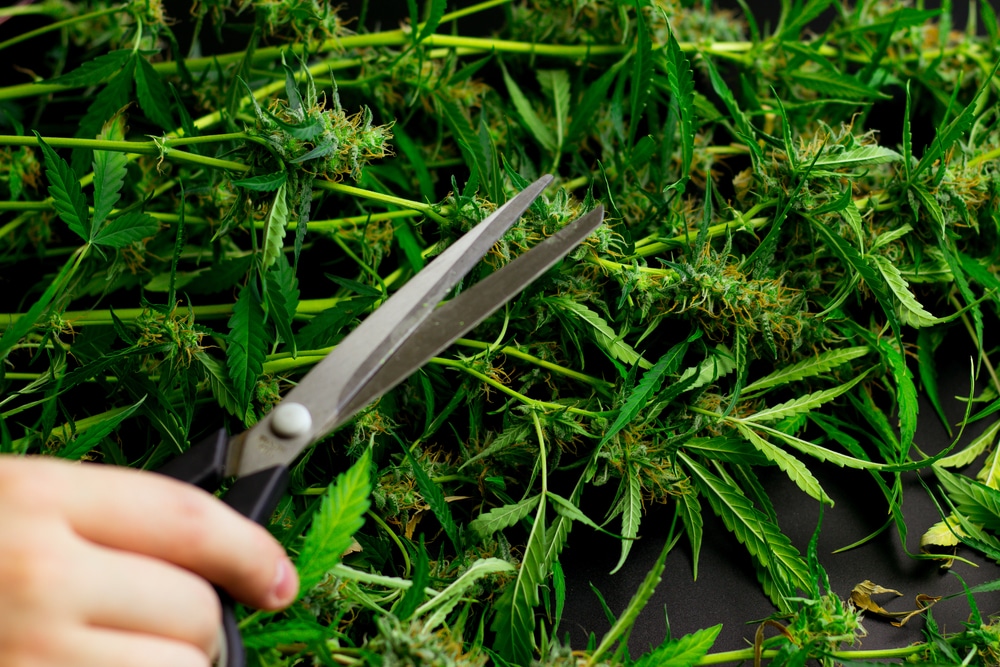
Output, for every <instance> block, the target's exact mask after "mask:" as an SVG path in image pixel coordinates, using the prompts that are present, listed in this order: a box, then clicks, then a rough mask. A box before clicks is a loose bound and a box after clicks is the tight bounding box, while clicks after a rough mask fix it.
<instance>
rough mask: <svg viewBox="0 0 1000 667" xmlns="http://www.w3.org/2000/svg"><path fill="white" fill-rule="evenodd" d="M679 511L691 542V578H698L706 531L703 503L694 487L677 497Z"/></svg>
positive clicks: (694, 579)
mask: <svg viewBox="0 0 1000 667" xmlns="http://www.w3.org/2000/svg"><path fill="white" fill-rule="evenodd" d="M677 511H678V512H680V515H681V521H682V522H683V523H684V532H685V533H687V537H688V542H690V543H691V579H692V581H697V580H698V557H699V556H700V555H701V540H702V537H703V536H704V533H705V522H704V520H703V519H702V518H701V503H699V502H698V495H697V493H696V492H695V491H694V490H693V489H692V490H691V491H688V492H687V493H683V494H681V496H680V498H678V499H677Z"/></svg>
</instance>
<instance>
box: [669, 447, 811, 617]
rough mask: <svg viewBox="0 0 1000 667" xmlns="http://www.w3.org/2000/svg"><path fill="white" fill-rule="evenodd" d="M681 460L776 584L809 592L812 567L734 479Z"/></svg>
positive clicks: (702, 490)
mask: <svg viewBox="0 0 1000 667" xmlns="http://www.w3.org/2000/svg"><path fill="white" fill-rule="evenodd" d="M678 457H679V458H680V460H682V461H683V462H684V465H685V467H686V468H687V469H688V470H689V471H690V472H691V477H692V479H693V480H694V482H695V484H696V485H697V486H698V489H699V491H700V492H701V495H702V496H704V497H705V498H706V499H707V500H708V503H709V504H710V505H711V506H712V510H713V511H714V512H715V513H716V515H718V516H719V518H720V519H722V522H723V523H724V524H725V525H726V528H728V529H729V531H730V532H732V533H733V535H734V536H735V537H736V539H737V540H739V541H740V543H742V544H743V545H744V546H746V548H747V551H749V552H750V555H751V556H753V557H754V558H755V559H756V560H757V562H759V563H760V564H761V565H762V566H764V567H765V568H766V569H767V571H768V572H769V573H770V574H771V575H772V576H773V577H774V578H775V579H776V580H777V581H779V582H782V583H785V584H787V585H789V586H790V587H791V590H792V591H794V590H795V588H799V589H801V590H809V587H810V585H811V584H810V574H809V567H808V566H807V565H806V562H805V561H804V560H803V558H802V555H801V554H800V553H799V550H798V549H796V548H795V547H794V546H793V545H792V543H791V541H790V540H789V539H788V538H787V537H786V536H785V535H784V533H782V532H781V529H780V528H778V526H777V525H776V524H774V523H772V521H771V520H770V519H769V518H768V517H767V516H766V515H765V514H763V513H762V512H761V511H760V510H758V509H756V508H755V507H754V506H753V505H751V504H750V501H749V500H747V498H746V496H744V495H743V492H742V491H740V489H739V488H738V487H736V486H735V485H734V484H733V483H732V481H731V480H726V479H723V478H721V477H717V476H716V475H714V474H712V473H711V472H709V471H708V469H707V468H705V467H703V466H702V465H700V464H698V463H696V462H695V461H694V460H693V459H691V458H690V457H688V456H687V455H686V454H684V453H683V452H681V453H679V454H678ZM773 601H774V603H775V605H778V606H779V607H780V606H781V604H782V601H780V600H773Z"/></svg>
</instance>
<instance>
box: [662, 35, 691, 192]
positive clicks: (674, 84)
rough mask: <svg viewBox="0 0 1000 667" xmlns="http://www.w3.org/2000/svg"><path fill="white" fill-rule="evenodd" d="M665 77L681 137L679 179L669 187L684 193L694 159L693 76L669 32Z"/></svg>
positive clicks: (685, 58) (675, 40)
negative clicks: (675, 109) (678, 120)
mask: <svg viewBox="0 0 1000 667" xmlns="http://www.w3.org/2000/svg"><path fill="white" fill-rule="evenodd" d="M667 80H668V82H669V84H670V94H671V96H672V101H673V103H674V104H675V105H676V106H677V115H678V118H679V119H680V128H679V133H680V139H681V171H680V178H679V179H678V180H677V182H676V183H675V184H674V185H671V186H670V187H671V188H676V189H677V190H678V191H679V192H683V191H684V184H685V183H687V181H688V178H689V177H690V172H691V162H692V160H693V158H694V77H693V76H692V74H691V65H690V64H689V63H688V59H687V57H686V56H685V55H684V52H683V51H681V47H680V44H678V43H677V39H676V38H675V37H674V33H673V32H672V31H671V32H670V33H669V35H668V37H667Z"/></svg>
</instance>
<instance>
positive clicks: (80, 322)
mask: <svg viewBox="0 0 1000 667" xmlns="http://www.w3.org/2000/svg"><path fill="white" fill-rule="evenodd" d="M86 247H89V246H81V248H86ZM78 263H79V261H78ZM341 301H344V299H338V298H331V299H303V300H302V301H299V305H298V308H296V310H295V314H296V315H318V314H319V313H322V312H323V311H324V310H326V309H328V308H333V307H334V306H335V305H337V304H338V303H340V302H341ZM233 305H234V304H231V303H223V304H210V305H207V306H192V307H191V312H192V313H194V316H195V318H196V319H221V318H223V317H229V316H230V315H232V314H233ZM144 312H147V311H146V310H145V309H143V308H121V309H115V316H116V317H117V318H118V319H119V320H121V321H123V322H130V321H133V320H135V319H136V318H137V317H139V316H140V315H141V314H143V313H144ZM23 316H24V313H0V322H5V323H7V324H8V325H9V324H13V323H14V322H16V321H17V320H18V319H20V318H21V317H23ZM62 319H63V320H65V321H66V322H68V323H70V324H72V325H73V326H87V325H106V324H113V320H112V319H111V311H109V310H67V311H66V312H64V313H63V314H62Z"/></svg>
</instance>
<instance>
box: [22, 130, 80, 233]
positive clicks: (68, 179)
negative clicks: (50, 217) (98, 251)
mask: <svg viewBox="0 0 1000 667" xmlns="http://www.w3.org/2000/svg"><path fill="white" fill-rule="evenodd" d="M35 137H36V138H37V139H38V145H39V146H41V147H42V154H43V155H45V176H46V178H48V180H49V196H50V197H52V203H53V205H54V206H55V209H56V213H57V214H58V215H59V218H60V219H61V220H62V221H63V222H65V223H66V226H68V227H69V228H70V230H71V231H72V232H73V233H74V234H76V235H77V236H79V237H80V238H81V239H83V240H84V241H88V240H89V239H90V231H89V230H90V211H89V209H88V208H87V200H86V198H85V197H84V196H83V188H81V187H80V181H78V180H77V178H76V173H75V172H74V171H73V170H72V169H71V168H70V166H69V164H67V162H66V160H64V159H62V158H61V157H59V154H58V153H56V152H55V151H54V150H52V148H51V147H50V146H49V145H48V144H47V143H45V140H43V139H42V137H41V135H40V134H38V133H37V132H35Z"/></svg>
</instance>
